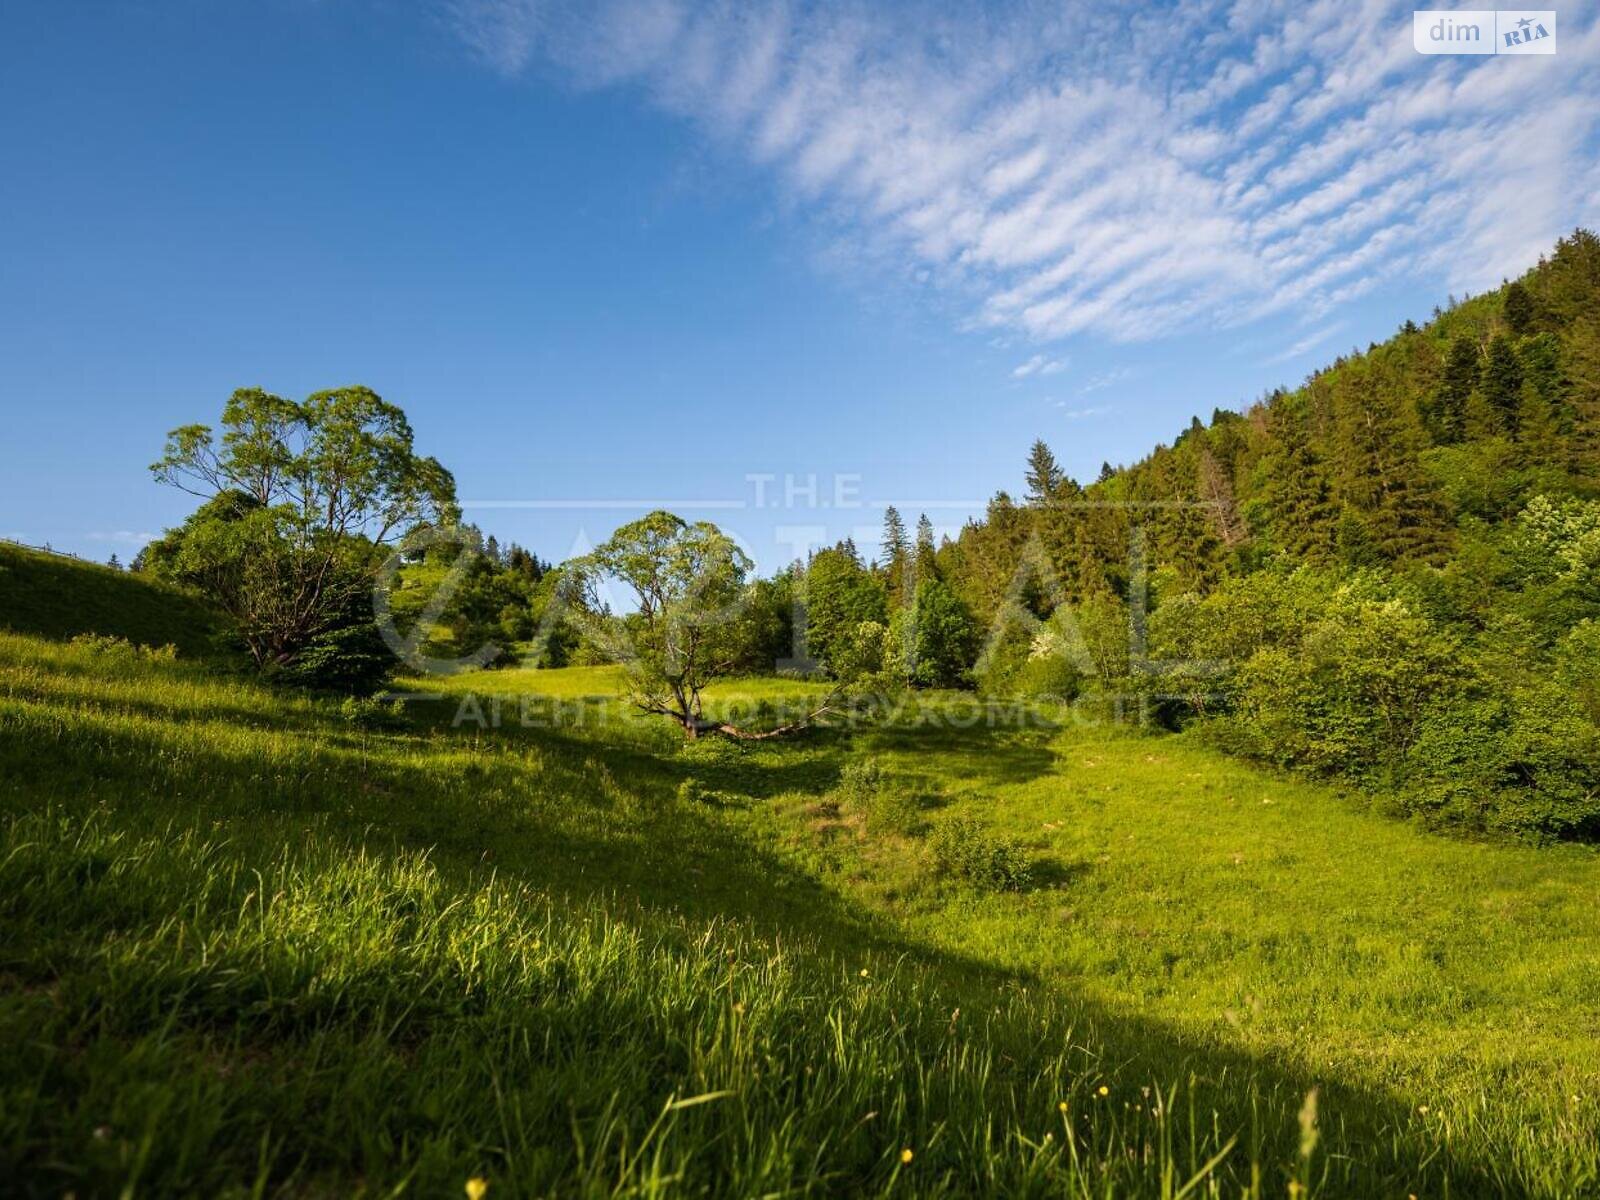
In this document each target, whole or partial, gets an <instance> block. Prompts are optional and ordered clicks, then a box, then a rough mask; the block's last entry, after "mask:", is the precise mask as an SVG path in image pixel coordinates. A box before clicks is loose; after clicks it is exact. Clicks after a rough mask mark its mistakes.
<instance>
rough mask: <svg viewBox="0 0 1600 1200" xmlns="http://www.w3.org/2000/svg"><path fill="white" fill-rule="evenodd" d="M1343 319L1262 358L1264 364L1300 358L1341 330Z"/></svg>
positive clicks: (1268, 364)
mask: <svg viewBox="0 0 1600 1200" xmlns="http://www.w3.org/2000/svg"><path fill="white" fill-rule="evenodd" d="M1344 325H1345V323H1344V322H1343V321H1335V322H1334V323H1333V324H1332V325H1325V326H1323V327H1322V328H1321V329H1318V330H1315V331H1313V332H1311V333H1308V334H1306V335H1305V336H1304V337H1302V338H1300V339H1299V340H1298V341H1296V342H1294V343H1293V344H1292V345H1290V346H1288V347H1287V348H1285V349H1284V350H1281V351H1279V352H1278V353H1277V354H1274V355H1273V356H1272V357H1271V358H1264V359H1262V360H1261V365H1262V366H1272V365H1274V364H1276V363H1282V362H1288V361H1289V360H1290V359H1294V358H1299V357H1300V356H1301V355H1302V354H1304V353H1305V352H1306V351H1308V350H1310V349H1312V348H1313V347H1314V346H1320V345H1322V343H1323V342H1325V341H1327V340H1328V339H1329V338H1331V337H1332V336H1333V335H1334V334H1336V333H1338V332H1339V330H1341V329H1343V328H1344Z"/></svg>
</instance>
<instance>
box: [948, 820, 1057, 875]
mask: <svg viewBox="0 0 1600 1200" xmlns="http://www.w3.org/2000/svg"><path fill="white" fill-rule="evenodd" d="M933 863H934V866H935V867H936V868H937V869H938V871H939V873H940V874H941V875H947V876H950V877H952V878H955V879H960V880H962V881H964V882H966V883H969V884H971V885H972V886H973V887H975V888H977V889H978V890H979V891H985V892H1021V891H1025V890H1027V888H1028V886H1029V885H1030V884H1031V883H1032V882H1033V868H1032V867H1031V866H1030V865H1029V862H1028V856H1027V854H1026V853H1025V852H1024V851H1023V849H1022V847H1021V846H1020V845H1019V844H1017V843H1016V842H1015V841H1013V840H1011V839H1010V838H1005V837H1001V836H999V835H997V834H994V833H991V832H990V831H989V830H988V829H986V828H984V826H983V824H982V823H981V822H979V821H977V820H975V819H973V818H972V817H952V818H951V819H950V820H947V821H944V822H942V823H941V824H940V825H939V827H938V828H937V829H936V830H935V831H934V834H933Z"/></svg>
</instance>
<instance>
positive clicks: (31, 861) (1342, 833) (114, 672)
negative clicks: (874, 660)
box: [0, 634, 1600, 1197]
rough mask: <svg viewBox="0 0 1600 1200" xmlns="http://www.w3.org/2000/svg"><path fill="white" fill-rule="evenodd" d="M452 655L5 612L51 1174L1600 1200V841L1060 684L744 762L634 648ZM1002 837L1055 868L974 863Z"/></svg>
mask: <svg viewBox="0 0 1600 1200" xmlns="http://www.w3.org/2000/svg"><path fill="white" fill-rule="evenodd" d="M411 686H412V688H413V690H414V692H415V693H416V695H417V697H418V698H416V699H414V700H412V701H411V702H409V703H404V704H401V705H378V704H339V703H337V702H331V701H319V700H312V699H307V698H304V697H297V696H293V695H291V694H287V693H284V692H279V691H274V690H271V689H269V688H267V687H265V686H263V685H261V684H258V683H255V682H252V681H248V680H246V679H244V678H242V677H239V676H237V675H231V674H227V673H224V672H220V671H218V670H216V669H214V668H210V667H208V666H206V665H204V664H203V663H200V662H195V661H191V660H189V659H186V658H184V657H181V656H180V657H178V658H176V659H171V658H167V657H163V656H161V655H156V654H151V653H147V652H141V651H139V650H137V649H135V648H131V647H128V646H124V645H119V644H114V643H108V642H79V643H76V644H62V643H59V642H49V641H44V640H40V639H38V638H35V637H31V636H27V635H22V634H0V780H3V784H0V817H3V822H4V831H3V845H0V979H3V986H0V1038H3V1040H4V1043H5V1044H6V1045H7V1046H8V1047H9V1048H10V1052H9V1053H8V1054H7V1055H6V1056H5V1058H4V1059H3V1060H0V1178H5V1179H6V1180H8V1181H9V1182H10V1186H11V1189H12V1190H13V1191H15V1192H16V1193H18V1194H23V1195H40V1196H46V1195H48V1196H60V1195H64V1194H67V1193H72V1194H75V1195H80V1196H82V1195H126V1196H138V1195H164V1194H173V1193H179V1192H182V1193H192V1194H208V1195H227V1196H231V1195H240V1196H243V1195H255V1196H268V1195H297V1196H298V1195H309V1196H322V1195H328V1196H332V1195H396V1194H407V1195H429V1196H431V1195H460V1194H462V1191H461V1189H462V1188H463V1186H464V1185H465V1183H466V1181H467V1180H469V1179H473V1178H481V1179H484V1180H487V1181H488V1185H489V1188H490V1192H489V1195H491V1196H496V1195H506V1196H575V1195H583V1196H613V1195H616V1196H624V1195H627V1196H641V1195H642V1196H649V1195H740V1196H756V1195H799V1194H837V1195H855V1194H863V1193H866V1194H901V1195H939V1194H948V1195H970V1194H975V1193H977V1194H1004V1195H1024V1196H1026V1195H1040V1196H1043V1195H1071V1196H1084V1197H1091V1196H1093V1197H1100V1196H1122V1195H1150V1196H1166V1197H1179V1196H1226V1197H1235V1196H1283V1195H1286V1194H1291V1193H1292V1194H1296V1195H1319V1196H1352V1197H1376V1196H1408V1195H1416V1196H1419V1197H1422V1196H1477V1195H1528V1196H1547V1197H1564V1196H1573V1197H1575V1196H1583V1195H1592V1194H1594V1193H1595V1191H1596V1189H1597V1188H1600V1061H1597V1056H1596V1055H1595V1052H1594V1047H1595V1044H1596V1035H1597V1033H1600V984H1597V982H1596V981H1597V980H1600V971H1597V967H1600V932H1597V930H1596V927H1595V923H1594V912H1595V901H1596V897H1597V890H1600V860H1597V859H1596V857H1595V855H1594V853H1593V852H1592V851H1589V850H1586V849H1581V848H1577V847H1566V848H1555V849H1548V848H1546V849H1531V848H1521V847H1517V846H1512V845H1504V844H1486V843H1475V842H1469V841H1452V840H1448V839H1444V838H1440V837H1438V836H1436V835H1425V834H1423V833H1420V832H1415V831H1413V830H1412V829H1410V828H1408V827H1407V826H1405V825H1404V824H1401V823H1397V822H1395V821H1392V820H1389V819H1384V818H1380V817H1377V816H1375V815H1372V814H1370V813H1368V812H1366V811H1363V808H1362V806H1361V805H1360V804H1358V803H1356V802H1355V801H1353V800H1351V799H1347V798H1344V797H1341V796H1339V795H1337V794H1335V793H1333V792H1332V791H1330V790H1328V789H1326V788H1323V787H1320V786H1312V785H1309V784H1306V783H1303V782H1297V781H1295V780H1293V779H1291V778H1287V777H1283V776H1278V775H1274V774H1270V773H1266V772H1263V771H1261V770H1258V769H1256V768H1253V767H1250V766H1247V765H1241V764H1240V763H1238V762H1236V761H1233V760H1229V759H1224V758H1221V757H1219V756H1217V755H1216V754H1214V753H1213V752H1212V751H1210V750H1208V749H1207V748H1205V747H1204V746H1203V745H1201V744H1199V743H1198V742H1195V741H1191V740H1189V739H1186V738H1183V737H1153V736H1144V735H1141V734H1139V733H1138V732H1137V731H1135V730H1132V729H1127V728H1115V727H1108V726H1105V725H1101V724H1094V723H1090V722H1087V721H1085V720H1082V719H1080V718H1077V717H1075V715H1074V714H1072V713H1071V712H1068V711H1065V710H1050V709H1030V710H1028V712H1027V714H1026V716H1027V719H1026V720H1025V721H1023V722H1021V723H1017V722H1015V721H1013V722H1011V723H1009V724H1006V725H1004V726H1002V727H991V726H990V724H989V722H988V721H987V720H978V721H976V722H974V713H975V712H976V711H977V710H975V709H973V708H972V701H971V700H970V698H959V697H953V696H937V695H935V696H931V697H927V698H925V699H923V700H922V702H921V703H920V704H919V706H918V708H917V709H916V710H915V711H905V712H901V713H898V714H895V715H893V716H891V717H890V718H889V719H887V720H886V722H885V723H884V724H883V725H881V726H880V727H877V728H873V729H867V730H860V731H857V732H855V733H844V732H837V731H835V732H829V731H813V732H811V733H809V734H807V735H805V736H803V737H802V738H800V739H798V740H794V741H788V742H784V743H781V744H765V745H754V746H740V745H734V744H731V743H728V742H726V741H723V740H720V739H705V740H701V741H699V742H695V743H684V742H683V741H682V739H681V737H680V736H679V735H678V734H677V733H676V732H675V731H674V730H673V729H672V728H670V727H669V726H667V725H666V724H665V723H664V722H659V721H651V720H648V719H645V718H642V717H637V716H632V715H629V714H628V712H627V711H626V709H625V707H624V706H622V705H620V704H618V703H617V702H616V701H615V700H614V697H615V694H616V689H617V687H618V679H617V677H616V675H615V674H614V673H613V672H611V671H609V670H607V669H598V668H596V669H581V668H579V669H569V670H562V671H541V672H534V671H501V672H490V673H479V674H472V675H462V676H456V677H453V678H450V679H447V680H444V681H443V682H442V683H441V682H440V681H438V680H427V681H418V682H416V683H415V684H413V685H411ZM809 687H810V685H808V684H804V683H795V682H791V681H783V680H760V681H751V682H749V683H739V682H734V683H731V684H727V685H725V686H724V687H723V688H722V689H721V690H720V691H719V692H717V693H716V695H715V697H714V699H713V703H715V704H721V705H725V706H730V707H731V706H738V705H741V704H742V705H750V704H756V703H759V702H761V701H763V700H766V701H769V702H773V703H778V702H784V701H788V700H793V699H795V698H796V696H797V694H799V693H802V692H804V691H805V690H806V689H807V688H809ZM429 697H431V698H429ZM469 697H471V698H472V699H469ZM523 697H533V699H531V700H528V701H524V700H523ZM496 702H497V703H498V708H497V704H496ZM464 714H465V715H464ZM496 715H498V719H496ZM1002 715H1004V716H1009V717H1015V716H1016V715H1017V713H1016V712H1015V711H1013V710H1006V711H1005V712H1004V713H1003V714H1002ZM480 716H481V719H480ZM862 760H870V761H872V762H873V763H875V764H877V767H878V769H879V770H880V772H881V776H882V779H881V786H880V787H879V788H878V790H877V791H876V792H875V793H874V794H873V795H872V796H871V797H870V798H868V799H867V800H865V801H864V800H863V799H862V797H861V796H860V795H858V794H855V793H852V792H850V790H849V789H848V788H846V787H844V786H843V785H842V784H841V778H842V775H848V774H849V772H848V771H847V767H848V765H849V764H850V763H852V762H860V761H862ZM961 818H973V819H975V820H976V821H977V822H979V823H980V824H981V827H982V828H983V829H984V830H986V831H988V835H989V836H992V837H994V838H997V839H1001V840H1003V841H1005V842H1006V843H1007V844H1009V845H1012V846H1014V847H1016V848H1020V850H1021V851H1022V852H1023V853H1024V854H1025V855H1026V857H1027V860H1028V863H1029V867H1030V878H1029V879H1028V881H1027V882H1026V884H1025V886H1023V887H1022V888H1021V890H1016V891H993V890H986V889H981V888H979V887H976V886H974V885H972V884H970V883H967V882H964V881H962V880H960V879H958V878H954V877H951V876H949V875H948V874H946V873H941V872H940V871H939V870H938V869H937V868H936V866H935V863H934V858H933V855H932V852H931V849H930V847H931V846H933V844H934V843H935V842H936V841H937V839H938V836H939V830H940V829H941V828H943V827H945V825H946V823H949V822H955V821H958V820H960V819H961Z"/></svg>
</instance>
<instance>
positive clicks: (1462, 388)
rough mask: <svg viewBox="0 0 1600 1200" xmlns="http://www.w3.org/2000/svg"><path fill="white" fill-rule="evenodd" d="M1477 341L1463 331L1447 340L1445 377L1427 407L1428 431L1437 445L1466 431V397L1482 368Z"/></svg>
mask: <svg viewBox="0 0 1600 1200" xmlns="http://www.w3.org/2000/svg"><path fill="white" fill-rule="evenodd" d="M1481 358H1482V356H1481V355H1480V354H1479V352H1478V343H1477V342H1475V341H1473V340H1472V339H1471V338H1470V337H1468V336H1466V335H1465V334H1461V335H1458V336H1457V337H1456V339H1455V340H1454V341H1452V342H1451V343H1450V356H1449V358H1448V359H1446V361H1445V369H1444V379H1443V380H1442V381H1441V382H1440V384H1439V390H1438V391H1437V392H1436V393H1435V395H1434V399H1433V403H1432V405H1431V406H1430V408H1429V412H1428V417H1429V421H1428V424H1429V427H1430V429H1429V432H1430V433H1431V434H1432V435H1433V440H1434V441H1436V442H1438V443H1439V444H1440V445H1445V446H1448V445H1452V444H1454V443H1456V442H1459V441H1460V440H1461V437H1462V435H1463V434H1464V433H1465V432H1466V421H1467V400H1468V398H1469V397H1471V395H1472V393H1473V391H1474V389H1476V388H1477V386H1478V377H1479V375H1480V373H1481V371H1482V365H1481Z"/></svg>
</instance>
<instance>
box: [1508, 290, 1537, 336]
mask: <svg viewBox="0 0 1600 1200" xmlns="http://www.w3.org/2000/svg"><path fill="white" fill-rule="evenodd" d="M1505 314H1506V324H1507V325H1509V326H1510V327H1511V332H1512V333H1513V334H1514V335H1515V336H1517V337H1522V336H1523V335H1524V334H1526V333H1529V332H1530V331H1532V329H1533V316H1534V314H1533V297H1532V296H1530V295H1529V294H1528V289H1527V288H1525V287H1523V286H1522V284H1521V283H1513V284H1510V285H1508V286H1507V287H1506V298H1505Z"/></svg>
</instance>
